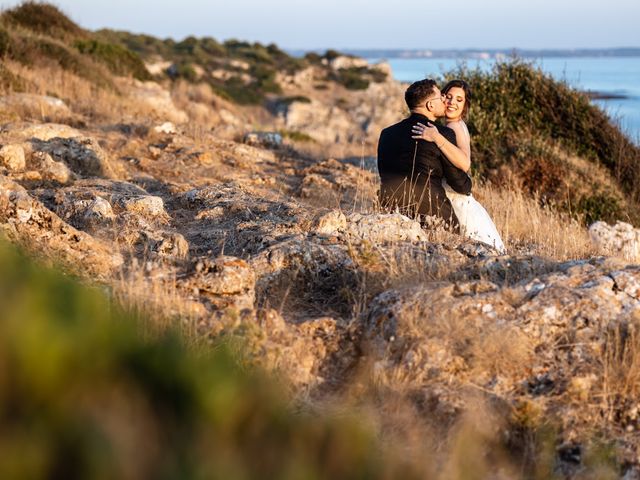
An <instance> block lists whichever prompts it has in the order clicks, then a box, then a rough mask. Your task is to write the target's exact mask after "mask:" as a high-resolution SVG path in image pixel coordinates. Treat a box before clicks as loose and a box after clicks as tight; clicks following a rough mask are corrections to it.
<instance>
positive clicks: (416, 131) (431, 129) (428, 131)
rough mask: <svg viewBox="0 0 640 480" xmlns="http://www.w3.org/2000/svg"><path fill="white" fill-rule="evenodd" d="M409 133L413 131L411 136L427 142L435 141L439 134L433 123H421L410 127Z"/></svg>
mask: <svg viewBox="0 0 640 480" xmlns="http://www.w3.org/2000/svg"><path fill="white" fill-rule="evenodd" d="M411 133H413V135H412V136H411V138H415V139H416V140H420V139H422V140H426V141H427V142H436V140H437V139H438V137H439V136H440V132H438V129H437V128H436V126H435V125H423V124H422V123H418V124H417V125H414V126H413V127H411Z"/></svg>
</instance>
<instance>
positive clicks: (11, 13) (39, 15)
mask: <svg viewBox="0 0 640 480" xmlns="http://www.w3.org/2000/svg"><path fill="white" fill-rule="evenodd" d="M0 21H1V22H2V23H3V24H6V25H11V26H14V27H15V26H17V27H22V28H24V29H26V30H29V31H31V32H34V33H37V34H41V35H47V36H49V37H53V38H57V39H61V40H70V39H77V38H86V37H88V35H89V34H88V32H86V31H85V30H84V29H82V28H80V27H79V26H78V25H77V24H76V23H74V22H73V21H72V20H70V19H69V17H67V16H66V15H65V14H64V13H62V12H61V11H60V9H59V8H58V7H56V6H55V5H52V4H50V3H40V2H33V1H27V2H23V3H22V4H20V5H18V6H17V7H15V8H11V9H9V10H5V11H4V12H3V13H2V15H1V16H0Z"/></svg>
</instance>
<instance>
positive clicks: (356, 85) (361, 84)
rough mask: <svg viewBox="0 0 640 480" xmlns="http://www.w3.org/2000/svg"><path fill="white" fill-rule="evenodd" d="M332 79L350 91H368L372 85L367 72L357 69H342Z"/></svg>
mask: <svg viewBox="0 0 640 480" xmlns="http://www.w3.org/2000/svg"><path fill="white" fill-rule="evenodd" d="M331 78H332V80H334V81H336V82H338V83H339V84H340V85H343V86H344V87H345V88H347V89H349V90H366V89H367V88H368V87H369V83H370V82H369V79H368V78H367V76H366V74H365V71H364V70H363V69H361V68H355V67H354V68H341V69H339V70H338V71H337V72H336V73H334V74H333V75H332V77H331Z"/></svg>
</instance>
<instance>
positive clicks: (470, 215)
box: [442, 180, 506, 253]
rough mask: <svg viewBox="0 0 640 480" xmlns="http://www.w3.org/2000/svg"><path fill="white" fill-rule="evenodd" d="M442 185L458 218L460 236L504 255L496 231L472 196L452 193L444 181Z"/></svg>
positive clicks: (502, 246)
mask: <svg viewBox="0 0 640 480" xmlns="http://www.w3.org/2000/svg"><path fill="white" fill-rule="evenodd" d="M442 185H443V186H444V190H445V192H446V194H447V198H448V199H449V201H450V202H451V206H452V207H453V211H454V212H455V214H456V217H458V223H459V224H460V234H462V235H463V236H465V237H469V238H471V239H472V240H478V241H479V242H483V243H487V244H489V245H491V246H492V247H493V248H495V249H496V250H498V251H499V252H500V253H505V251H506V250H505V248H504V243H502V239H501V238H500V234H499V233H498V229H496V226H495V224H494V223H493V220H491V217H490V216H489V214H488V213H487V211H486V210H485V209H484V207H483V206H482V205H480V202H478V201H477V200H476V199H475V198H473V195H463V194H461V193H458V192H456V191H454V190H453V189H452V188H451V187H450V186H449V185H447V182H446V181H444V180H443V182H442Z"/></svg>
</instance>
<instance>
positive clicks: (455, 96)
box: [444, 87, 467, 120]
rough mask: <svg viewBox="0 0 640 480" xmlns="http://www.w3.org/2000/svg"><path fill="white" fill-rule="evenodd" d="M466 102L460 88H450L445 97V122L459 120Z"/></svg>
mask: <svg viewBox="0 0 640 480" xmlns="http://www.w3.org/2000/svg"><path fill="white" fill-rule="evenodd" d="M466 101H467V99H466V97H465V95H464V90H463V89H462V88H460V87H451V88H450V89H449V91H448V92H447V93H446V95H445V101H444V105H445V115H446V117H447V120H459V119H460V117H461V116H462V112H463V111H464V104H465V102H466Z"/></svg>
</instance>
